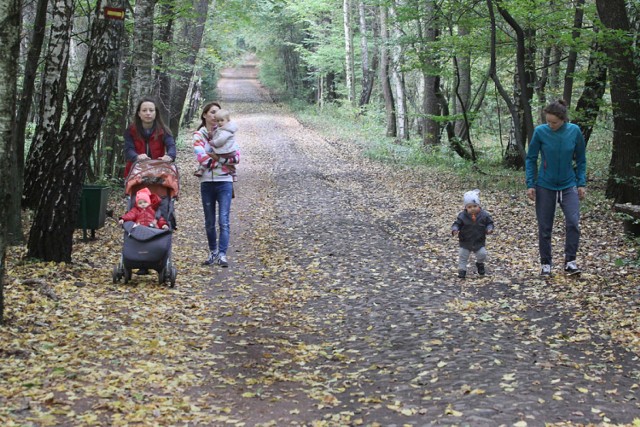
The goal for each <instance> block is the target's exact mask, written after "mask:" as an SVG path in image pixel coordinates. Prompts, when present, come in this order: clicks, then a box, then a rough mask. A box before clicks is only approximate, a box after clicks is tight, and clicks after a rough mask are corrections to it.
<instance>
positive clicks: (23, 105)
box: [7, 0, 49, 244]
mask: <svg viewBox="0 0 640 427" xmlns="http://www.w3.org/2000/svg"><path fill="white" fill-rule="evenodd" d="M48 3H49V2H48V0H38V2H37V5H36V14H35V17H34V18H33V23H32V24H33V33H32V34H31V41H30V43H29V50H28V53H27V62H26V64H25V66H24V77H23V80H22V94H21V96H20V101H19V104H18V113H17V116H16V117H17V118H16V123H15V126H14V130H13V145H14V147H15V148H16V162H15V163H10V165H11V167H12V168H14V169H15V175H14V176H15V178H14V179H12V180H11V182H12V183H13V185H14V190H13V194H22V189H23V183H24V145H25V144H24V138H25V129H26V126H27V121H28V118H29V113H30V111H31V104H32V103H33V92H34V86H35V80H36V72H37V71H38V60H39V59H40V53H41V52H42V44H43V42H44V34H45V28H46V22H47V5H48ZM12 202H13V203H14V205H13V206H12V207H11V211H10V216H9V222H8V227H7V228H8V230H9V235H8V237H7V238H8V241H9V243H10V244H19V243H22V242H23V241H24V236H23V234H22V215H21V213H22V212H21V205H22V203H21V198H20V197H12Z"/></svg>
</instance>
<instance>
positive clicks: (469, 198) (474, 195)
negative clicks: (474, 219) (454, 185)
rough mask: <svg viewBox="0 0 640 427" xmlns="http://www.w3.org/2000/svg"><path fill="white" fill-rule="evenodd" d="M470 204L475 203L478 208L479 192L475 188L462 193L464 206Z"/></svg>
mask: <svg viewBox="0 0 640 427" xmlns="http://www.w3.org/2000/svg"><path fill="white" fill-rule="evenodd" d="M470 203H475V204H476V205H478V206H480V190H478V189H477V188H476V189H475V190H471V191H467V192H466V193H464V206H465V207H466V206H467V205H468V204H470Z"/></svg>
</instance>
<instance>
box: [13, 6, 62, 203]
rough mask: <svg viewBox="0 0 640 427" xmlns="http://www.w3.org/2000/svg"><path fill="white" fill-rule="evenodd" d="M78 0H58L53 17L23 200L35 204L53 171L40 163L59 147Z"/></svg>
mask: <svg viewBox="0 0 640 427" xmlns="http://www.w3.org/2000/svg"><path fill="white" fill-rule="evenodd" d="M73 11H74V0H56V2H55V4H54V7H53V10H52V18H51V30H50V35H49V44H48V47H47V52H46V54H45V65H44V72H43V81H42V98H41V99H40V105H39V112H38V122H37V126H36V131H35V133H34V135H33V141H32V142H31V148H30V150H29V156H28V157H27V165H26V169H25V179H24V190H23V204H24V206H25V207H30V208H34V207H35V206H36V204H37V200H38V198H39V197H40V194H41V193H42V189H43V188H44V186H45V185H46V183H47V182H48V181H49V175H48V174H46V173H45V172H44V170H42V169H41V168H40V167H41V165H42V164H43V163H45V164H46V161H45V159H50V158H51V156H52V154H53V153H55V152H56V150H57V147H56V146H57V144H58V141H57V138H56V136H57V135H58V130H59V128H60V121H61V119H62V110H63V105H64V101H65V97H66V88H67V68H68V65H69V50H70V40H71V30H72V28H73Z"/></svg>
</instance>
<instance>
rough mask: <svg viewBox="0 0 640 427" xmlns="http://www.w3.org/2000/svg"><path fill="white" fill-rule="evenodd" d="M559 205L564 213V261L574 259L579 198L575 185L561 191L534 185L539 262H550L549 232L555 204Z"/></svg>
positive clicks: (578, 224) (577, 230)
mask: <svg viewBox="0 0 640 427" xmlns="http://www.w3.org/2000/svg"><path fill="white" fill-rule="evenodd" d="M558 204H559V205H560V208H561V209H562V212H563V213H564V225H565V233H566V235H565V243H564V258H565V261H574V260H575V259H576V253H577V252H578V245H579V244H580V199H579V198H578V189H577V188H576V187H570V188H566V189H564V190H561V191H555V190H548V189H546V188H542V187H536V217H537V218H538V246H539V249H540V263H541V264H551V258H552V256H551V232H552V231H553V219H554V217H555V214H556V205H558Z"/></svg>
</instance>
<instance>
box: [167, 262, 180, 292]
mask: <svg viewBox="0 0 640 427" xmlns="http://www.w3.org/2000/svg"><path fill="white" fill-rule="evenodd" d="M169 271H170V274H169V276H170V277H169V280H170V281H171V285H170V286H171V287H172V288H173V287H174V286H175V285H176V277H177V276H178V270H177V269H176V268H175V267H174V266H171V268H170V270H169Z"/></svg>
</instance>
